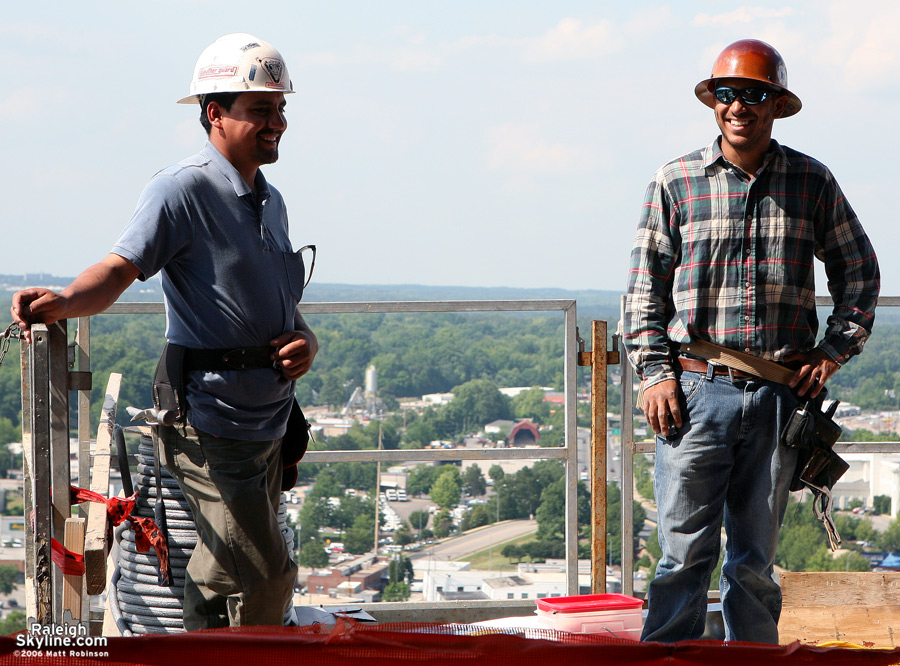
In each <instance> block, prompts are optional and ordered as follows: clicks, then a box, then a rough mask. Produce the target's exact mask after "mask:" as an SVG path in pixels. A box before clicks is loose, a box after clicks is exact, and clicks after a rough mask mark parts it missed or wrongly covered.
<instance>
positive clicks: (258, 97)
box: [207, 92, 287, 187]
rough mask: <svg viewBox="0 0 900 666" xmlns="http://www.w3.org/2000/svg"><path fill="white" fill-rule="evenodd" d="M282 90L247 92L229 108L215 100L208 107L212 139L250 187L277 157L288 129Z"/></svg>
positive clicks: (240, 95) (239, 96)
mask: <svg viewBox="0 0 900 666" xmlns="http://www.w3.org/2000/svg"><path fill="white" fill-rule="evenodd" d="M284 108H285V101H284V95H283V94H282V93H274V92H271V93H270V92H247V93H241V94H239V95H238V96H237V98H236V99H235V101H234V104H232V106H231V108H230V109H224V108H223V107H221V106H220V105H219V104H217V103H216V102H210V104H209V107H208V108H207V117H208V118H209V121H210V124H211V125H212V130H211V131H210V134H209V140H210V142H211V143H212V144H213V145H214V146H215V147H216V148H217V149H218V150H219V152H220V153H222V155H224V156H225V158H226V159H228V161H229V162H231V164H232V165H234V168H235V169H237V170H238V171H239V172H240V174H241V176H243V178H244V180H245V181H246V182H247V184H248V185H249V186H250V187H253V185H254V181H255V179H256V171H257V169H259V167H260V166H262V165H263V164H272V163H273V162H275V161H276V160H278V144H279V142H280V141H281V136H282V134H284V132H285V130H286V129H287V119H286V118H285V115H284Z"/></svg>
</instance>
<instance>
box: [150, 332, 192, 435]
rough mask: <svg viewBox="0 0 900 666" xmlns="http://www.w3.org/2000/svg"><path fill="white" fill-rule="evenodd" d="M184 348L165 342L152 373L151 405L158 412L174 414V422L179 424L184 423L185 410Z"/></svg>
mask: <svg viewBox="0 0 900 666" xmlns="http://www.w3.org/2000/svg"><path fill="white" fill-rule="evenodd" d="M185 350H186V347H182V346H181V345H174V344H172V343H170V342H167V343H166V346H165V347H163V350H162V354H161V355H160V357H159V362H158V363H157V364H156V373H155V374H154V375H153V406H154V407H156V409H157V411H159V412H163V411H168V412H171V413H174V414H176V415H177V416H176V418H175V422H176V423H180V424H184V421H185V414H186V411H187V402H186V401H185V394H184V374H185V373H184V352H185Z"/></svg>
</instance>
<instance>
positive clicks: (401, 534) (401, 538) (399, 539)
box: [394, 523, 415, 546]
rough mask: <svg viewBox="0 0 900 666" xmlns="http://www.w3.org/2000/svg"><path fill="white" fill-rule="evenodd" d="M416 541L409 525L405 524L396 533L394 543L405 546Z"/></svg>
mask: <svg viewBox="0 0 900 666" xmlns="http://www.w3.org/2000/svg"><path fill="white" fill-rule="evenodd" d="M414 540H415V537H414V536H413V533H412V530H410V529H409V525H407V524H405V523H404V524H403V525H401V526H400V527H398V528H397V529H396V530H395V531H394V543H395V544H396V545H398V546H405V545H407V544H410V543H412V542H413V541H414Z"/></svg>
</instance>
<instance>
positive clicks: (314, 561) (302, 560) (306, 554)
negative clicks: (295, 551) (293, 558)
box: [297, 539, 328, 569]
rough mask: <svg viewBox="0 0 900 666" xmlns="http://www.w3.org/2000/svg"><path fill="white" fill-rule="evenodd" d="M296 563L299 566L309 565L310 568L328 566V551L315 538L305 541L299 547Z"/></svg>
mask: <svg viewBox="0 0 900 666" xmlns="http://www.w3.org/2000/svg"><path fill="white" fill-rule="evenodd" d="M297 564H299V565H300V566H301V567H309V568H311V569H321V568H323V567H327V566H328V553H327V552H326V551H325V546H323V545H322V543H321V542H320V541H318V540H316V539H312V540H310V541H307V542H306V543H305V544H303V546H302V547H301V548H300V555H299V557H298V558H297Z"/></svg>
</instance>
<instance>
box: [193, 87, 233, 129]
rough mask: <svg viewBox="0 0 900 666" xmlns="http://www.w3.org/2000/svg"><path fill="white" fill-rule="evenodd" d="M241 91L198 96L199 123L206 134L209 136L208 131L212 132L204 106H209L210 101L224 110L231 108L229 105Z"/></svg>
mask: <svg viewBox="0 0 900 666" xmlns="http://www.w3.org/2000/svg"><path fill="white" fill-rule="evenodd" d="M240 94H241V93H231V92H226V93H209V94H208V95H202V96H201V97H200V124H201V125H203V129H205V130H206V136H209V133H210V132H212V125H211V124H210V122H209V118H207V117H206V108H207V107H208V106H209V103H210V102H216V103H217V104H218V105H219V106H221V107H222V108H223V109H225V110H226V111H230V110H231V106H232V105H233V104H234V100H236V99H237V96H238V95H240Z"/></svg>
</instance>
